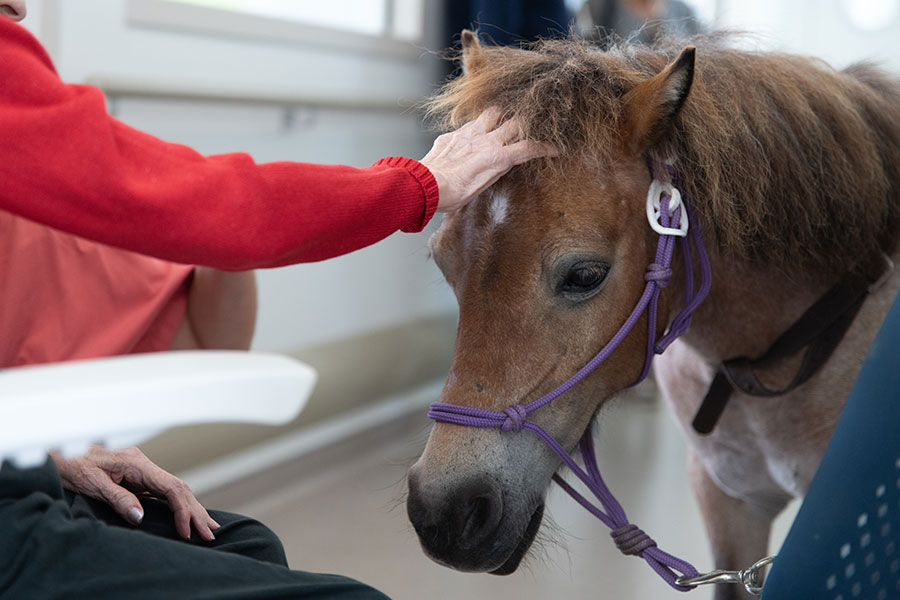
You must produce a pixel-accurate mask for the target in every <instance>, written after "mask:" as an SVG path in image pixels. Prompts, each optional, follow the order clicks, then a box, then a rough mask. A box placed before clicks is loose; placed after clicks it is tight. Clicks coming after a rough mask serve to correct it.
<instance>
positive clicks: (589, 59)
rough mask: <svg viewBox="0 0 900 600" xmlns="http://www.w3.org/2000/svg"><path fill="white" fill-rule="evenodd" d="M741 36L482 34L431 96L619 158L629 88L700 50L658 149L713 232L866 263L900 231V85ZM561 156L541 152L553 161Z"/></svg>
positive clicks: (796, 268)
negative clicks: (516, 37)
mask: <svg viewBox="0 0 900 600" xmlns="http://www.w3.org/2000/svg"><path fill="white" fill-rule="evenodd" d="M732 39H733V36H731V35H730V34H721V33H720V34H712V35H706V36H699V37H694V38H691V39H689V40H675V39H668V40H662V41H661V42H659V43H658V44H656V45H654V46H652V47H647V46H636V45H630V44H628V43H624V42H622V43H618V44H616V45H614V46H612V47H611V48H609V49H607V50H604V51H601V50H598V49H596V48H594V47H592V46H590V45H589V44H587V43H586V42H583V41H581V40H578V39H575V38H571V39H565V40H543V41H540V42H538V43H536V44H534V45H532V46H530V47H528V48H527V49H516V48H507V47H496V46H485V47H482V48H481V49H480V55H479V60H478V61H477V65H476V68H474V69H470V70H468V72H466V73H465V74H464V75H462V76H461V77H459V78H457V79H455V80H453V81H451V82H449V83H447V84H446V85H445V86H444V87H443V89H442V90H441V91H440V92H438V93H437V94H436V95H435V96H434V97H433V98H432V99H431V100H430V101H429V103H428V110H429V114H430V115H431V116H433V117H436V118H437V120H438V123H439V126H440V127H442V128H445V129H450V128H456V127H459V126H460V125H461V124H463V123H465V122H467V121H469V120H471V119H473V118H475V117H476V116H477V115H478V114H479V113H480V112H481V111H482V110H484V109H485V108H487V107H488V106H497V107H499V108H500V110H501V112H502V113H503V118H504V119H508V118H512V117H516V118H517V119H518V120H519V121H520V122H521V123H522V127H523V129H524V134H525V136H526V137H527V138H529V139H534V140H538V141H544V142H549V143H551V144H553V145H555V146H556V147H558V148H559V149H560V150H561V151H562V153H563V156H564V157H566V158H567V159H569V160H581V161H587V164H589V165H591V166H592V167H596V168H597V169H604V168H609V166H610V165H612V164H614V163H615V161H616V160H618V159H619V153H620V152H621V148H622V147H623V144H622V142H623V140H622V139H621V136H622V135H623V133H622V127H621V124H622V121H623V113H622V102H621V98H622V96H623V95H624V94H625V93H626V92H627V91H628V90H630V89H631V88H633V87H634V86H635V85H637V84H638V83H640V82H643V81H645V80H647V79H649V78H650V77H652V76H653V75H655V74H656V73H659V72H660V71H661V70H662V69H663V68H664V67H665V65H666V64H667V63H668V62H670V61H671V60H672V59H674V58H675V57H676V56H677V55H678V53H679V51H680V50H681V49H682V47H683V46H684V45H685V44H687V43H690V44H693V45H695V46H696V47H697V54H696V57H697V58H696V66H695V70H694V80H693V85H692V87H691V91H690V94H689V96H688V99H687V101H686V102H685V104H684V106H683V108H682V110H681V112H680V113H679V115H678V117H677V118H676V121H675V123H674V127H673V128H672V130H671V131H670V132H669V135H667V136H664V141H663V142H662V143H661V145H658V146H657V147H653V148H650V149H649V150H648V158H654V159H656V160H665V159H667V158H670V159H674V164H675V169H676V171H677V172H678V175H679V178H680V180H681V181H680V183H681V187H682V188H683V191H685V192H687V193H688V195H689V198H691V201H692V203H693V206H694V208H695V211H696V212H697V214H698V216H699V218H700V220H701V222H702V226H703V229H704V233H705V235H706V237H707V239H708V240H709V241H710V242H711V243H714V244H715V245H716V246H717V247H718V248H719V250H720V251H721V252H723V253H724V254H725V255H726V256H733V257H737V258H739V259H744V260H748V261H752V262H755V263H761V264H765V265H767V266H770V267H774V268H778V269H780V270H782V271H783V272H786V273H788V274H791V275H796V276H801V275H802V274H804V273H805V277H810V276H812V277H813V278H819V277H828V278H829V279H830V278H833V276H834V275H840V274H842V273H844V272H847V271H852V270H855V269H861V268H863V267H864V266H865V265H862V263H863V262H866V261H869V262H871V260H872V258H873V256H874V255H876V254H878V253H881V252H887V253H889V252H891V251H892V250H893V249H894V245H895V242H896V239H897V237H898V235H900V198H898V196H900V83H898V81H897V80H895V79H893V78H892V77H890V76H888V75H887V74H885V73H883V72H881V71H879V70H878V69H877V68H875V67H874V66H872V65H868V64H858V65H853V66H851V67H849V68H847V69H845V70H844V71H837V70H835V69H832V68H831V67H829V66H828V65H826V64H825V63H823V62H820V61H817V60H815V59H811V58H806V57H800V56H795V55H790V54H784V53H774V52H758V51H747V50H739V49H736V48H734V47H732V46H731V40H732ZM565 162H566V161H565V160H562V161H560V160H556V161H547V160H544V161H535V162H534V163H529V164H528V165H524V166H523V167H518V168H517V169H518V171H516V172H517V173H522V174H524V173H529V172H530V173H533V174H536V175H540V174H541V173H545V172H546V169H547V168H549V167H550V165H551V164H553V163H555V164H556V168H563V169H564V168H565Z"/></svg>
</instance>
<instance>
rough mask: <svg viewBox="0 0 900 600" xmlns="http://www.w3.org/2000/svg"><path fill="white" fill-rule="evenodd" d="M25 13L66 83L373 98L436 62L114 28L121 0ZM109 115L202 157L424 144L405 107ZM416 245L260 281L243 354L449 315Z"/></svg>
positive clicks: (444, 295) (421, 244)
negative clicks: (288, 121) (249, 348)
mask: <svg viewBox="0 0 900 600" xmlns="http://www.w3.org/2000/svg"><path fill="white" fill-rule="evenodd" d="M28 7H29V11H30V14H29V16H28V17H27V18H26V21H25V23H24V24H25V25H27V26H29V27H30V28H31V29H32V30H33V31H34V32H35V33H36V34H37V35H38V36H39V37H41V38H42V40H43V41H44V42H45V44H46V45H47V46H48V49H49V50H50V52H51V55H52V56H53V58H54V60H55V62H56V65H57V68H58V70H59V72H60V74H61V76H62V77H63V79H64V80H66V81H69V82H76V83H78V82H84V81H87V80H89V79H91V78H95V77H104V78H107V79H109V78H113V79H115V78H128V79H130V80H132V79H135V78H140V79H147V80H150V81H162V82H168V83H174V84H187V85H190V86H192V87H197V86H200V87H203V86H205V85H209V86H214V87H219V88H221V87H223V86H225V87H228V88H246V89H248V90H259V89H264V90H268V91H273V90H277V91H279V92H280V93H285V94H291V93H298V94H318V95H328V96H335V97H345V98H353V99H359V98H365V97H376V98H381V99H384V98H410V97H422V96H424V95H426V94H427V93H428V92H429V91H430V84H431V82H432V81H433V80H434V79H435V74H434V73H435V72H436V66H437V65H436V64H435V62H436V61H434V59H433V58H432V57H429V56H428V55H427V54H425V53H422V54H421V56H419V55H414V56H413V57H412V58H403V57H393V58H392V57H389V56H379V55H373V54H363V53H361V52H359V51H353V50H347V49H343V50H341V49H335V48H333V47H332V48H322V47H315V46H314V45H304V44H302V43H284V42H265V41H259V40H252V39H239V38H234V37H227V36H216V35H211V34H199V33H189V32H184V31H177V30H164V29H160V28H151V27H142V26H136V25H133V24H129V23H128V21H127V18H126V17H127V15H126V2H125V0H29V5H28ZM434 25H435V24H434V23H431V24H430V25H429V28H428V29H429V32H430V31H433V30H434ZM426 33H427V34H428V32H426ZM426 43H427V42H426ZM416 56H419V58H416ZM114 109H115V113H116V115H117V116H118V117H119V118H121V119H122V120H124V121H125V122H127V123H129V124H131V125H134V126H136V127H138V128H140V129H143V130H145V131H148V132H150V133H153V134H155V135H158V136H160V137H162V138H163V139H166V140H170V141H175V142H180V143H185V144H188V145H191V146H193V147H194V148H196V149H197V150H199V151H201V152H204V153H210V154H211V153H220V152H228V151H246V152H250V153H251V154H252V155H253V156H254V157H255V158H256V159H257V160H258V161H271V160H298V161H309V162H320V163H342V164H351V165H354V166H367V165H369V164H371V163H373V162H374V161H376V160H377V159H378V158H380V157H382V156H390V155H405V156H412V157H414V158H420V157H421V156H422V155H424V153H425V152H426V151H427V149H428V147H429V146H430V142H431V136H430V135H428V134H427V133H425V132H423V130H422V123H421V120H420V118H419V117H418V116H417V115H416V114H415V113H413V112H411V111H410V112H407V113H406V114H402V113H401V112H399V111H397V112H396V113H390V112H377V113H366V112H360V111H355V112H340V111H330V110H316V111H310V110H301V111H299V112H298V113H297V114H295V115H294V117H295V118H294V120H293V124H292V125H290V126H287V127H286V126H285V123H284V117H285V111H284V110H283V109H280V108H278V107H266V106H261V105H252V104H246V105H231V104H222V103H189V102H174V101H157V100H140V99H127V98H125V99H121V100H119V101H117V102H116V103H115V105H114ZM289 201H290V199H289V198H285V202H289ZM432 229H433V226H432ZM426 241H427V234H421V235H409V234H402V233H398V234H395V235H394V236H392V237H391V238H389V239H388V240H386V241H385V242H382V243H380V244H377V245H376V246H374V247H371V248H368V249H365V250H362V251H359V252H357V253H354V254H352V255H349V256H346V257H341V258H339V259H335V260H332V261H328V262H326V263H321V264H309V265H298V266H294V267H289V268H284V269H277V270H268V271H262V272H260V273H259V283H260V315H259V320H258V324H257V336H256V342H255V347H256V348H257V349H262V350H282V349H283V350H290V349H298V348H303V347H308V346H310V345H314V344H317V343H321V342H326V341H332V340H335V339H339V338H345V337H349V336H353V335H355V334H358V333H362V332H365V331H368V330H372V329H375V328H379V327H383V326H387V325H393V324H397V323H400V322H403V321H405V320H408V319H414V318H417V317H422V316H428V315H434V314H438V313H444V312H447V311H452V310H454V309H455V302H454V300H453V298H452V296H451V295H450V292H449V290H448V289H447V287H446V285H445V284H443V282H442V279H441V277H440V275H439V273H438V272H437V270H436V269H435V268H434V266H433V264H432V263H431V262H430V261H428V260H427V252H426V250H425V242H426Z"/></svg>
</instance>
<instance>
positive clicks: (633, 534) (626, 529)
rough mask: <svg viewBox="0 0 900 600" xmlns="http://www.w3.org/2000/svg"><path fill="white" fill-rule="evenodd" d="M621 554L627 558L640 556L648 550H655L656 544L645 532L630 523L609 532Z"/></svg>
mask: <svg viewBox="0 0 900 600" xmlns="http://www.w3.org/2000/svg"><path fill="white" fill-rule="evenodd" d="M609 535H610V536H611V537H612V539H613V541H614V542H615V543H616V548H618V549H619V552H621V553H622V554H625V555H627V556H640V555H641V553H642V552H643V551H644V550H646V549H647V548H654V547H655V546H656V542H655V541H653V538H651V537H650V536H649V535H647V534H646V533H644V530H643V529H641V528H640V527H638V526H637V525H634V524H633V523H628V524H627V525H622V526H621V527H618V528H616V529H613V530H612V531H610V532H609Z"/></svg>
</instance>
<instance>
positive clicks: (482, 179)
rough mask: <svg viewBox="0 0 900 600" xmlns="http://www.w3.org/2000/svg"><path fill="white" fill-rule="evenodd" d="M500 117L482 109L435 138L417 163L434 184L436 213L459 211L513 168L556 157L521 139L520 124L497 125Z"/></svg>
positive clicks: (553, 150)
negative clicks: (423, 166)
mask: <svg viewBox="0 0 900 600" xmlns="http://www.w3.org/2000/svg"><path fill="white" fill-rule="evenodd" d="M500 116H501V115H500V110H499V109H497V108H494V107H492V108H489V109H487V110H485V111H484V112H483V113H481V115H480V116H479V117H478V118H477V119H475V120H474V121H470V122H468V123H466V124H465V125H463V126H462V127H460V128H459V129H457V130H456V131H452V132H450V133H445V134H444V135H441V136H440V137H438V138H437V139H436V140H435V141H434V146H432V148H431V150H430V151H429V152H428V154H427V155H425V158H423V159H422V160H421V161H420V162H421V163H422V164H423V165H425V166H426V167H428V169H429V170H430V171H431V173H432V175H434V178H435V180H436V181H437V185H438V193H439V199H438V207H437V210H438V211H442V212H448V211H453V210H457V209H460V208H462V207H463V206H465V205H466V204H468V203H469V202H470V201H471V200H473V199H474V198H475V197H477V196H478V195H479V194H480V193H481V192H483V191H484V190H486V189H487V188H489V187H490V186H492V185H493V184H494V183H495V182H496V181H497V180H498V179H500V178H501V177H502V176H503V175H505V174H506V173H507V171H509V170H510V169H511V168H513V167H514V166H516V165H519V164H522V163H524V162H527V161H529V160H532V159H535V158H540V157H542V156H557V155H558V154H559V151H558V150H557V149H556V148H554V147H552V146H550V145H548V144H542V143H539V142H534V141H531V140H523V139H520V138H521V136H522V131H521V127H520V125H519V123H518V122H517V121H516V120H515V119H510V120H508V121H505V122H504V123H502V124H500ZM498 124H499V126H498Z"/></svg>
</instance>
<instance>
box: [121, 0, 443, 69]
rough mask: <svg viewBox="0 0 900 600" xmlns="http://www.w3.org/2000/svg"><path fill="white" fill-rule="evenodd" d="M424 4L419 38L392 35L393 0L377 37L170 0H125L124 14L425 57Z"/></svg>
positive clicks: (182, 27) (221, 32) (130, 19)
mask: <svg viewBox="0 0 900 600" xmlns="http://www.w3.org/2000/svg"><path fill="white" fill-rule="evenodd" d="M423 3H424V6H423V10H422V27H421V33H420V37H419V39H416V40H405V39H398V38H394V37H392V36H391V34H390V29H391V28H392V27H393V10H394V0H387V15H386V19H387V21H386V22H387V26H388V32H387V33H385V34H382V35H378V36H374V35H366V34H363V33H356V32H353V31H348V30H344V29H337V28H331V27H324V26H319V25H312V24H306V23H300V22H297V21H290V20H286V19H276V18H272V17H266V16H260V15H252V14H245V13H238V12H234V11H229V10H222V9H218V8H212V7H208V6H200V5H194V4H188V3H183V2H171V1H169V0H127V2H126V8H125V19H126V23H128V24H129V25H134V26H138V27H154V28H162V29H166V30H175V31H185V32H192V33H202V34H213V35H217V36H228V37H239V38H244V39H253V40H257V41H264V42H277V43H286V44H299V45H311V46H316V47H324V48H331V49H335V50H339V51H349V52H354V53H362V54H375V55H377V56H381V57H388V58H397V59H407V60H415V59H418V58H419V57H420V56H421V54H422V48H423V47H424V46H425V42H424V36H425V24H426V21H427V18H428V12H429V10H430V7H431V4H432V2H429V1H428V0H423Z"/></svg>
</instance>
